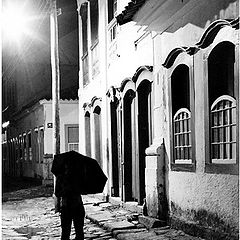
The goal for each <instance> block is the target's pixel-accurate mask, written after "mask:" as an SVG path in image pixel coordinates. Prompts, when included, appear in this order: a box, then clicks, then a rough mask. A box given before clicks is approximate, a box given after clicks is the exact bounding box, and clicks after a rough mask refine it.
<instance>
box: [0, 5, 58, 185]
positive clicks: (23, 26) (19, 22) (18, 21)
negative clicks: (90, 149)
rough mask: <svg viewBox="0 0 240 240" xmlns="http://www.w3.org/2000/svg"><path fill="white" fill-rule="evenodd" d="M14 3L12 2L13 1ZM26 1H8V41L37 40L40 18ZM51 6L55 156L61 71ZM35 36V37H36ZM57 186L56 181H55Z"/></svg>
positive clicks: (5, 31)
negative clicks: (30, 11) (36, 23)
mask: <svg viewBox="0 0 240 240" xmlns="http://www.w3.org/2000/svg"><path fill="white" fill-rule="evenodd" d="M11 1H12V0H11ZM24 3H26V1H23V2H22V1H12V2H10V1H7V2H6V3H5V6H4V8H3V11H2V17H1V18H2V19H1V20H2V21H1V24H2V30H3V35H4V37H6V38H7V40H16V41H17V42H19V41H20V39H21V37H22V36H23V35H30V37H33V38H35V37H36V33H35V34H33V32H31V31H30V30H31V27H30V24H31V21H32V20H36V19H37V18H38V16H28V14H27V13H28V11H27V9H26V5H25V4H24ZM48 4H50V32H51V66H52V106H53V108H52V113H53V155H55V154H59V153H60V119H59V100H60V87H59V86H60V71H59V53H58V27H57V15H58V14H59V12H58V11H57V8H56V0H48ZM34 35H35V36H34ZM54 185H55V181H54Z"/></svg>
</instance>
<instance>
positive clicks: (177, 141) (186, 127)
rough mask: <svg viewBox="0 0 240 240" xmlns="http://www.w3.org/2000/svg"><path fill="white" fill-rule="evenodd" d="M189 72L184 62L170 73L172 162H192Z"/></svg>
mask: <svg viewBox="0 0 240 240" xmlns="http://www.w3.org/2000/svg"><path fill="white" fill-rule="evenodd" d="M190 95H191V94H190V74H189V67H188V66H187V65H185V64H180V65H178V66H177V67H176V68H175V69H174V71H173V73H172V75H171V99H172V135H173V162H174V164H192V163H193V161H192V136H191V135H192V131H191V109H190V106H191V104H190V102H191V98H190Z"/></svg>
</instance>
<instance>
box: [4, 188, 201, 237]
mask: <svg viewBox="0 0 240 240" xmlns="http://www.w3.org/2000/svg"><path fill="white" fill-rule="evenodd" d="M50 193H51V189H48V190H46V189H45V188H43V187H34V188H29V189H24V190H19V191H15V192H11V193H7V194H3V204H2V239H4V240H24V239H32V240H34V239H35V240H45V239H56V240H58V239H60V235H61V226H60V217H59V214H58V213H55V211H54V202H53V198H52V197H51V195H50ZM43 194H45V195H46V196H41V195H43ZM38 196H40V197H38ZM83 202H84V206H85V210H86V218H85V225H84V236H85V239H96V240H97V239H98V240H100V239H101V240H106V239H108V240H114V239H122V240H124V239H128V240H133V239H142V240H145V239H146V240H147V239H151V240H159V239H161V240H169V239H175V240H196V239H200V238H196V237H192V236H189V235H187V234H185V233H184V232H182V231H179V230H175V229H170V228H169V227H168V226H165V227H159V228H152V229H150V230H148V229H147V228H146V227H145V226H144V225H142V224H141V223H139V221H138V219H139V214H137V213H134V212H130V211H129V210H126V209H124V208H122V207H120V205H113V204H110V203H106V202H103V201H102V200H101V199H100V198H99V197H98V198H96V197H95V196H94V195H89V196H88V195H87V196H83ZM74 237H75V233H74V228H73V227H72V232H71V238H70V239H74Z"/></svg>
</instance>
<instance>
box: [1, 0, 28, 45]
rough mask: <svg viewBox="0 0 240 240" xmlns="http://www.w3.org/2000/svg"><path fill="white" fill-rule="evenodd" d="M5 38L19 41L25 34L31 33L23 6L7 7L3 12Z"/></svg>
mask: <svg viewBox="0 0 240 240" xmlns="http://www.w3.org/2000/svg"><path fill="white" fill-rule="evenodd" d="M1 18H2V21H1V23H2V30H3V36H4V37H6V38H7V39H9V40H16V41H19V40H20V39H21V37H22V36H23V35H24V34H27V33H28V32H29V29H28V23H29V21H30V18H29V16H28V15H27V13H26V11H25V12H24V8H23V6H19V5H16V4H14V5H13V4H11V5H7V6H6V7H5V8H3V12H2V16H1Z"/></svg>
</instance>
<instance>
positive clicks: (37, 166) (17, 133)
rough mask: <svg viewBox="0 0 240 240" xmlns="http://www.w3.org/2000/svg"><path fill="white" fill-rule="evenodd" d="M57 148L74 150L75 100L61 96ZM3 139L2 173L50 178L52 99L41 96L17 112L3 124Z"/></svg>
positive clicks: (76, 106)
mask: <svg viewBox="0 0 240 240" xmlns="http://www.w3.org/2000/svg"><path fill="white" fill-rule="evenodd" d="M59 107H60V112H59V115H60V139H61V140H60V151H61V152H65V151H70V150H75V151H78V147H79V146H78V144H79V139H78V138H79V136H78V132H79V130H78V101H77V100H61V101H60V103H59ZM5 134H6V141H5V142H4V143H3V162H2V169H3V173H4V175H9V176H22V177H29V178H37V179H40V180H43V184H45V183H48V182H49V180H51V179H52V173H51V171H50V170H51V169H50V168H51V162H52V154H53V148H52V145H53V140H52V139H53V125H52V101H51V100H48V101H47V100H41V101H39V102H38V103H37V104H35V105H33V106H32V107H29V108H28V109H26V110H25V111H23V112H22V113H21V114H18V116H17V117H16V118H14V120H12V121H11V122H10V125H9V126H8V127H7V128H6V131H5Z"/></svg>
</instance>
